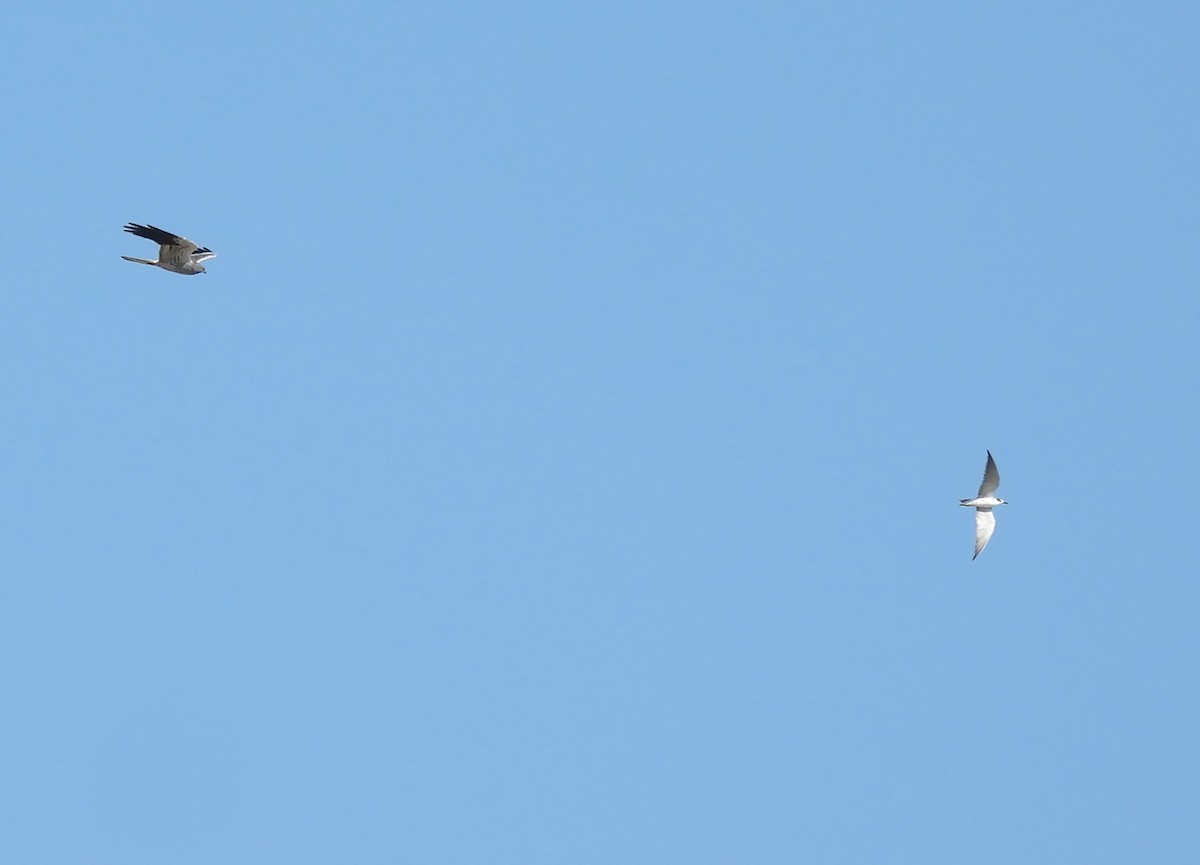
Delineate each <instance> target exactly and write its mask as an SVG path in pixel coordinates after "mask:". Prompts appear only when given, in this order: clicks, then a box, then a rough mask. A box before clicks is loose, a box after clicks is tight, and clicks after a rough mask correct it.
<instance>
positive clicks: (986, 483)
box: [979, 451, 1000, 549]
mask: <svg viewBox="0 0 1200 865" xmlns="http://www.w3.org/2000/svg"><path fill="white" fill-rule="evenodd" d="M987 455H988V461H987V466H985V467H984V469H983V483H981V484H980V485H979V498H981V499H982V498H984V497H986V496H990V495H991V494H992V493H994V492H995V491H996V487H998V486H1000V472H998V471H997V470H996V461H995V460H994V459H992V452H991V451H988V452H987ZM984 543H987V542H986V541H985V542H984ZM980 549H982V547H981V548H980Z"/></svg>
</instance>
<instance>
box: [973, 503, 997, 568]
mask: <svg viewBox="0 0 1200 865" xmlns="http://www.w3.org/2000/svg"><path fill="white" fill-rule="evenodd" d="M994 531H996V515H995V514H993V513H992V509H991V508H976V509H975V555H973V556H971V561H975V559H977V558H979V554H980V553H982V552H983V548H984V547H986V546H987V545H988V541H990V540H991V539H992V532H994Z"/></svg>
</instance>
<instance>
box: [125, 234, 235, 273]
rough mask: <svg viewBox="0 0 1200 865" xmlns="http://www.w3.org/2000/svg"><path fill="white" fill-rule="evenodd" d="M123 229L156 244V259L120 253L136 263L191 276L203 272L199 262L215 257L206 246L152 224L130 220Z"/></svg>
mask: <svg viewBox="0 0 1200 865" xmlns="http://www.w3.org/2000/svg"><path fill="white" fill-rule="evenodd" d="M125 230H126V231H128V232H129V233H130V234H136V235H137V236H138V237H144V238H146V239H147V240H153V241H154V242H155V243H157V244H158V261H148V260H147V259H144V258H130V257H129V256H128V255H122V256H121V258H123V259H125V260H126V261H135V262H137V263H138V264H152V265H154V266H155V267H161V268H162V269H163V270H169V271H171V273H182V274H185V275H187V276H193V275H194V274H197V273H204V265H203V264H201V263H200V262H202V261H207V260H208V259H210V258H216V257H217V254H216V253H215V252H213V251H212V250H211V249H209V248H208V247H205V246H196V244H194V243H192V242H191V241H190V240H188V239H187V238H186V237H180V236H179V235H178V234H172V233H171V232H169V231H163V230H162V229H161V228H155V227H154V226H153V225H138V224H137V223H136V222H131V223H129V224H128V225H126V226H125Z"/></svg>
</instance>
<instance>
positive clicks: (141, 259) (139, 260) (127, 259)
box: [121, 255, 158, 266]
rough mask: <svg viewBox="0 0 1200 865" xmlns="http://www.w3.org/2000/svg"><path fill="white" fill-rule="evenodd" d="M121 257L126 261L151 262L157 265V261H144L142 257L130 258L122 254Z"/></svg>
mask: <svg viewBox="0 0 1200 865" xmlns="http://www.w3.org/2000/svg"><path fill="white" fill-rule="evenodd" d="M121 258H123V259H125V260H126V261H136V262H137V263H138V264H152V265H155V266H158V262H157V261H146V259H144V258H130V257H129V256H128V255H122V256H121Z"/></svg>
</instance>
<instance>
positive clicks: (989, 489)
mask: <svg viewBox="0 0 1200 865" xmlns="http://www.w3.org/2000/svg"><path fill="white" fill-rule="evenodd" d="M987 455H988V458H987V465H986V466H984V469H983V483H981V484H980V485H979V495H977V496H976V497H975V498H973V499H959V502H958V504H959V507H963V508H974V509H975V555H973V556H971V561H975V559H977V558H978V557H979V554H980V553H982V552H983V548H984V547H986V546H987V545H988V541H990V540H991V539H992V532H994V531H996V517H995V515H994V514H993V513H992V508H994V507H996V506H997V505H1006V504H1008V502H1006V501H1005V500H1004V499H998V498H996V496H995V492H996V488H997V487H998V486H1000V472H999V471H997V470H996V461H995V460H994V459H992V452H991V451H988V452H987Z"/></svg>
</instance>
